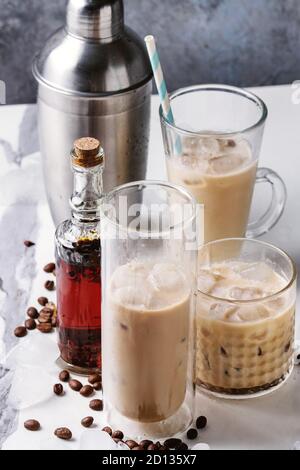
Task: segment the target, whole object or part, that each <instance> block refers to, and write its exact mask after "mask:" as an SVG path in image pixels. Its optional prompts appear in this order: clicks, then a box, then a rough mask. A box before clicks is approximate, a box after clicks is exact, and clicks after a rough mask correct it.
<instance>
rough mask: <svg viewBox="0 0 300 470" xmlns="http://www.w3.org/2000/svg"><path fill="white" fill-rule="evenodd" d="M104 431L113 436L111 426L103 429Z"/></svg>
mask: <svg viewBox="0 0 300 470" xmlns="http://www.w3.org/2000/svg"><path fill="white" fill-rule="evenodd" d="M102 431H104V432H107V434H109V435H110V436H111V435H112V429H111V428H110V427H109V426H105V427H104V428H102Z"/></svg>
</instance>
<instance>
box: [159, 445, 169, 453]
mask: <svg viewBox="0 0 300 470" xmlns="http://www.w3.org/2000/svg"><path fill="white" fill-rule="evenodd" d="M158 450H159V451H160V452H164V451H166V450H168V448H167V447H166V446H160V448H159V449H158Z"/></svg>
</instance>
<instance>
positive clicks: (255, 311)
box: [238, 304, 272, 321]
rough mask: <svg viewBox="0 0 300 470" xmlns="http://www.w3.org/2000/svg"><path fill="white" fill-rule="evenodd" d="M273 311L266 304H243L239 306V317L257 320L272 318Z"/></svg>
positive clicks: (242, 319) (244, 319)
mask: <svg viewBox="0 0 300 470" xmlns="http://www.w3.org/2000/svg"><path fill="white" fill-rule="evenodd" d="M271 316H272V313H271V312H270V310H269V309H267V308H266V307H265V306H264V305H262V304H261V305H259V304H257V305H251V306H246V305H245V306H242V307H240V308H239V311H238V317H239V319H240V320H241V321H256V320H264V319H266V318H270V317H271Z"/></svg>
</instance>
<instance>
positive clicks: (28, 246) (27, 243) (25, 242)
mask: <svg viewBox="0 0 300 470" xmlns="http://www.w3.org/2000/svg"><path fill="white" fill-rule="evenodd" d="M24 245H25V246H26V247H27V248H30V247H31V246H34V245H35V243H33V242H31V241H30V240H24Z"/></svg>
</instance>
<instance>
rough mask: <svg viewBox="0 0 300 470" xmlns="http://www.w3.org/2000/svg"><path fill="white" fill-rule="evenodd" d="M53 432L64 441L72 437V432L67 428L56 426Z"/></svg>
mask: <svg viewBox="0 0 300 470" xmlns="http://www.w3.org/2000/svg"><path fill="white" fill-rule="evenodd" d="M54 434H55V436H57V437H59V439H64V440H65V441H69V440H70V439H72V433H71V431H70V429H68V428H57V429H55V431H54Z"/></svg>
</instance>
